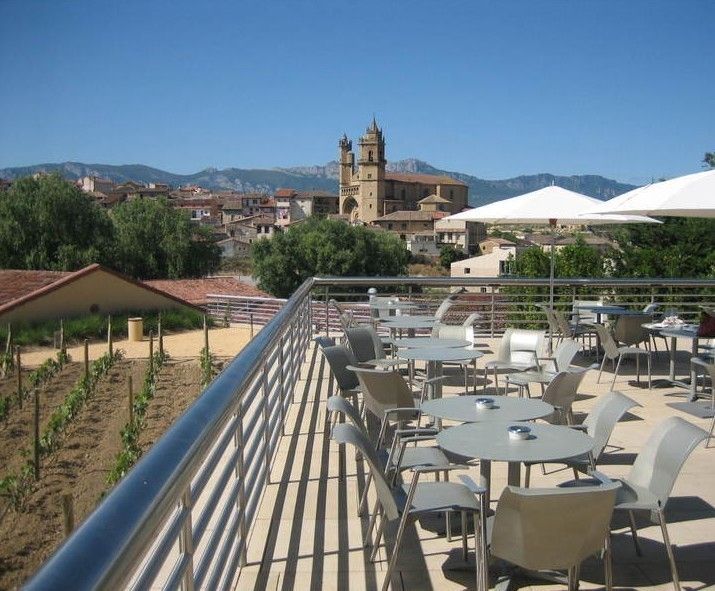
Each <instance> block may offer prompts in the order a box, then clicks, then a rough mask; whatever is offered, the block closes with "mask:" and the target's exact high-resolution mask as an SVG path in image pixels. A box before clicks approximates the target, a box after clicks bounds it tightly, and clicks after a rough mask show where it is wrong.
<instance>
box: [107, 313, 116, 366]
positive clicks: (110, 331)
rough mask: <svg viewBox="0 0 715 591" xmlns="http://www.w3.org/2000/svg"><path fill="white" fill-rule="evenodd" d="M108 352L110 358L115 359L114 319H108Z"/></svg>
mask: <svg viewBox="0 0 715 591" xmlns="http://www.w3.org/2000/svg"><path fill="white" fill-rule="evenodd" d="M107 351H109V356H110V357H114V343H113V342H112V317H111V316H109V317H108V318H107Z"/></svg>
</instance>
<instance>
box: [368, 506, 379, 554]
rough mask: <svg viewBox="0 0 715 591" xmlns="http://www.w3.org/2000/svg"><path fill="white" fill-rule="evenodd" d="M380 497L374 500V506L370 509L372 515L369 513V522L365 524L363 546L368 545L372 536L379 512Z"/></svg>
mask: <svg viewBox="0 0 715 591" xmlns="http://www.w3.org/2000/svg"><path fill="white" fill-rule="evenodd" d="M380 510H381V508H380V499H377V500H376V501H375V506H374V507H373V509H372V515H370V522H369V523H368V526H367V532H366V533H365V547H367V546H369V545H370V536H372V530H373V529H375V522H376V521H377V517H378V515H379V514H380Z"/></svg>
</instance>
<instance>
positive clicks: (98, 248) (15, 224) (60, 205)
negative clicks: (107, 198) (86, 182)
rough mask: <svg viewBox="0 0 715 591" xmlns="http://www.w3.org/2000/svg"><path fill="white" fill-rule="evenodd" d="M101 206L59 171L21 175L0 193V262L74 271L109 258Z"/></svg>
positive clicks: (108, 231)
mask: <svg viewBox="0 0 715 591" xmlns="http://www.w3.org/2000/svg"><path fill="white" fill-rule="evenodd" d="M112 240H113V227H112V223H111V221H110V219H109V217H108V216H107V213H106V211H104V210H103V209H102V208H101V207H99V206H98V205H96V204H95V203H94V202H93V201H92V200H91V199H90V198H89V197H87V196H86V195H85V194H84V193H82V191H80V190H79V189H78V188H77V187H75V186H74V185H72V184H71V183H69V182H67V181H65V180H63V179H62V178H61V177H60V176H59V175H57V174H52V175H41V176H38V177H37V178H33V177H26V178H22V179H19V180H17V181H15V182H14V183H13V184H12V187H11V188H10V190H9V191H8V192H7V193H5V194H3V195H1V196H0V267H4V268H11V269H12V268H14V269H50V270H57V271H73V270H76V269H79V268H81V267H84V266H86V265H88V264H90V263H95V262H99V263H105V264H106V263H108V262H110V261H111V259H112V257H111V245H112Z"/></svg>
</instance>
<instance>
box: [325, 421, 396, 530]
mask: <svg viewBox="0 0 715 591" xmlns="http://www.w3.org/2000/svg"><path fill="white" fill-rule="evenodd" d="M332 437H333V439H334V440H335V441H336V442H337V443H339V444H343V445H344V444H346V443H348V444H350V445H352V446H354V447H355V448H357V449H358V450H359V451H360V454H361V455H362V457H363V458H364V459H365V460H366V461H367V463H368V466H370V472H371V473H372V478H373V480H374V481H375V489H376V490H377V497H378V499H380V504H381V505H382V508H383V510H384V511H385V516H386V517H387V519H389V520H390V521H392V520H394V519H397V518H398V517H399V516H400V511H399V509H398V507H397V503H396V502H395V497H394V496H393V494H392V489H391V488H390V485H389V484H388V483H387V480H386V479H385V475H384V474H383V472H382V470H381V469H380V462H379V461H378V459H377V453H376V452H375V449H374V447H373V446H372V445H370V441H369V440H368V438H367V437H366V436H365V434H364V433H363V432H362V431H360V429H358V428H357V427H355V426H353V425H349V424H348V423H341V424H338V425H335V427H334V428H333V433H332Z"/></svg>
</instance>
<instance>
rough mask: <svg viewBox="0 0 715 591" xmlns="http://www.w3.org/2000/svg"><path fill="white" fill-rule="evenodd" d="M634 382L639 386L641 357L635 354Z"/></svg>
mask: <svg viewBox="0 0 715 591" xmlns="http://www.w3.org/2000/svg"><path fill="white" fill-rule="evenodd" d="M636 382H638V385H639V386H640V385H641V356H640V355H639V354H637V353H636Z"/></svg>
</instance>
